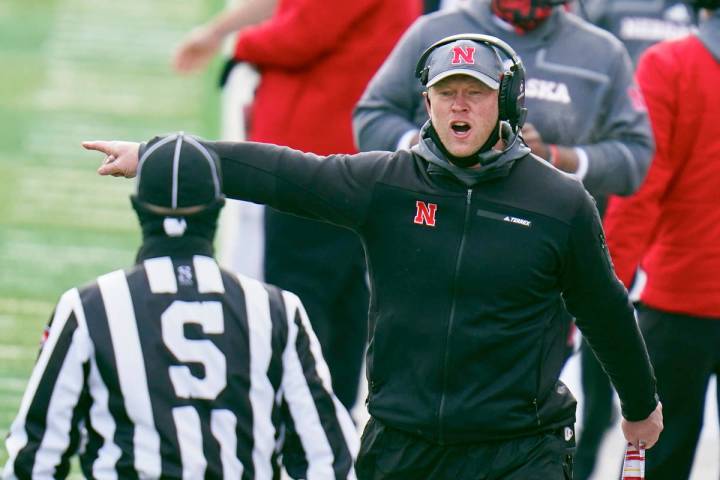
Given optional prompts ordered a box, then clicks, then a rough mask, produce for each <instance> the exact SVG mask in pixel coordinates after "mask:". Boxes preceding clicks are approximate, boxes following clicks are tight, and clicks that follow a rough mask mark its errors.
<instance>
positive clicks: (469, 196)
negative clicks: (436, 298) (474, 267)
mask: <svg viewBox="0 0 720 480" xmlns="http://www.w3.org/2000/svg"><path fill="white" fill-rule="evenodd" d="M471 200H472V189H468V191H467V197H466V200H465V223H464V225H463V235H462V238H461V239H460V248H459V252H458V256H457V261H456V262H455V274H454V275H453V299H452V305H451V307H450V319H449V320H448V326H447V335H446V336H445V358H444V359H443V388H442V392H441V394H440V408H439V409H438V440H439V442H440V444H443V443H444V442H445V438H444V437H445V435H444V432H443V416H444V410H445V390H446V389H447V380H448V361H449V357H450V332H451V331H452V327H453V321H454V320H455V306H456V304H457V281H458V272H459V271H460V265H461V263H462V257H463V253H464V251H465V238H466V237H467V229H468V219H469V218H470V203H471Z"/></svg>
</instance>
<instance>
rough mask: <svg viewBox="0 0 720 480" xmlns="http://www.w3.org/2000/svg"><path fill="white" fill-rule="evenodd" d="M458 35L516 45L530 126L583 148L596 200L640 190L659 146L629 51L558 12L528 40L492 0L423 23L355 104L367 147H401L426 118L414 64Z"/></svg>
mask: <svg viewBox="0 0 720 480" xmlns="http://www.w3.org/2000/svg"><path fill="white" fill-rule="evenodd" d="M458 33H484V34H490V35H494V36H496V37H499V38H501V39H502V40H505V41H506V42H508V43H509V44H510V45H511V46H512V47H513V48H514V49H515V51H516V52H517V53H518V54H519V55H520V57H521V58H522V60H523V62H524V64H525V69H526V72H527V83H526V98H527V101H526V104H527V107H528V122H530V123H532V124H533V125H534V126H535V128H537V130H538V131H539V132H540V134H541V135H542V137H543V139H544V141H545V142H546V143H554V144H558V145H565V146H577V147H581V150H582V152H584V154H586V155H587V160H588V162H587V164H588V170H587V172H586V175H585V176H584V178H583V183H584V185H585V187H586V188H587V189H588V190H589V191H590V192H591V193H592V194H593V195H594V196H596V197H598V196H602V195H605V194H610V193H615V194H620V195H628V194H630V193H632V192H634V191H635V190H636V189H637V188H638V187H639V185H640V183H641V182H642V180H643V178H644V177H645V174H646V172H647V169H648V167H649V164H650V160H651V158H652V154H653V148H654V145H653V141H652V133H651V130H650V125H649V121H648V117H647V113H646V112H645V110H644V109H643V108H642V106H641V105H642V102H641V101H639V95H638V94H637V91H636V90H635V84H634V81H633V69H632V64H631V61H630V58H629V56H628V54H627V51H626V50H625V48H624V47H623V45H622V43H620V41H619V40H617V39H616V38H615V37H613V36H612V35H610V34H609V33H607V32H605V31H603V30H601V29H599V28H597V27H595V26H593V25H591V24H590V23H588V22H585V21H583V20H581V19H580V18H578V17H576V16H575V15H573V14H569V13H566V12H565V11H563V10H562V9H561V8H556V9H555V12H554V13H553V15H552V17H551V18H549V19H548V20H547V21H546V22H545V23H544V24H543V25H541V26H540V27H539V28H537V29H536V30H534V31H532V32H529V33H527V34H525V35H517V34H516V33H514V32H513V31H508V30H506V29H505V28H504V26H502V25H501V24H500V23H499V22H498V19H497V18H496V17H495V16H494V15H492V12H491V11H490V6H489V1H488V0H469V1H468V2H467V3H466V4H465V5H464V6H462V7H460V8H459V9H457V10H452V11H442V12H436V13H433V14H430V15H424V16H422V17H420V18H419V19H418V20H417V21H416V22H415V23H414V24H413V25H412V26H411V27H410V28H409V29H408V31H407V32H405V34H404V36H403V38H402V39H401V40H400V42H399V43H398V44H397V45H396V47H395V49H394V50H393V52H392V53H391V54H390V56H389V57H388V59H387V60H386V61H385V63H384V64H383V66H382V67H381V68H380V70H379V71H378V72H377V74H376V75H375V77H374V78H373V80H372V81H371V82H370V84H369V85H368V88H367V90H366V91H365V93H364V95H363V97H362V98H361V99H360V102H359V103H358V105H357V106H356V109H355V112H354V116H353V127H354V132H355V138H356V142H357V144H358V146H359V148H360V149H361V150H364V151H369V150H395V149H396V148H397V147H398V142H399V141H400V139H401V137H403V135H404V134H406V133H407V132H409V131H413V130H417V129H418V128H420V126H421V125H422V124H423V123H424V122H425V121H426V120H427V114H426V112H425V105H424V102H423V101H422V96H421V93H422V85H421V84H420V82H419V81H418V79H417V78H415V75H414V73H415V64H416V62H417V60H418V58H419V57H420V55H421V54H422V52H423V51H424V50H425V49H426V48H427V47H429V46H430V45H431V44H433V43H434V42H436V41H438V40H440V39H442V38H444V37H446V36H448V35H452V34H458Z"/></svg>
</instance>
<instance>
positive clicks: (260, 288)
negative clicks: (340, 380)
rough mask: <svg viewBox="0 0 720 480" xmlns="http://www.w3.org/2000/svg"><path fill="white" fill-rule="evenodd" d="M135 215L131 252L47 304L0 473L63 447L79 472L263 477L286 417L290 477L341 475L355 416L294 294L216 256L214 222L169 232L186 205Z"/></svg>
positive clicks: (58, 462) (354, 444)
mask: <svg viewBox="0 0 720 480" xmlns="http://www.w3.org/2000/svg"><path fill="white" fill-rule="evenodd" d="M177 138H179V139H180V140H178V141H177V142H176V143H175V144H173V145H172V146H173V148H175V150H177V144H181V142H184V141H186V138H183V137H182V135H178V136H177ZM150 148H152V147H150ZM177 155H178V154H174V156H177ZM180 165H181V168H182V163H180ZM195 173H197V172H195ZM173 185H175V184H174V183H173ZM175 189H177V185H175V188H174V190H175ZM141 193H142V192H141V189H139V192H138V195H137V196H136V197H137V198H135V199H134V204H135V206H136V210H138V205H139V202H140V201H142V200H143V198H144V197H143V195H142V194H141ZM221 203H222V202H220V206H221ZM144 210H146V209H144ZM218 211H219V208H217V209H216V211H214V212H213V218H214V219H215V220H216V217H217V212H218ZM151 213H152V212H151ZM138 214H139V216H140V218H141V224H142V226H143V236H144V241H143V246H142V247H141V249H140V252H139V254H138V262H137V264H136V265H135V266H134V267H133V268H131V269H129V270H117V271H114V272H111V273H108V274H105V275H102V276H100V277H99V278H97V279H96V281H94V282H93V283H91V284H89V285H87V286H85V287H83V288H80V289H77V288H73V289H71V290H69V291H67V292H66V293H65V294H64V295H63V296H62V297H61V299H60V301H59V302H58V304H57V306H56V309H55V312H54V314H53V316H52V319H51V322H50V325H49V326H48V329H47V331H46V335H45V336H46V340H45V341H44V344H43V347H42V349H41V351H40V355H39V356H38V360H37V363H36V366H35V368H34V370H33V373H32V376H31V378H30V381H29V383H28V386H27V390H26V392H25V395H24V397H23V400H22V403H21V406H20V411H19V413H18V415H17V418H16V419H15V421H14V422H13V424H12V426H11V428H10V433H9V435H8V438H7V441H6V445H7V449H8V453H9V460H8V462H7V464H6V465H5V468H4V471H3V478H5V479H14V478H20V479H22V478H43V479H44V478H64V477H65V476H67V474H68V471H69V460H70V458H71V456H72V455H73V454H75V453H78V455H79V458H80V465H81V468H82V470H83V473H84V474H85V476H86V477H88V478H97V479H106V478H107V479H132V478H143V479H144V478H163V479H165V478H167V479H203V478H213V479H214V478H232V479H271V478H277V477H278V474H279V473H278V472H279V468H278V465H279V460H280V458H281V457H282V452H283V450H282V447H283V440H284V437H285V429H286V427H289V428H290V430H291V431H294V432H296V433H297V436H298V438H299V440H300V441H299V442H294V443H293V445H295V444H297V446H299V447H297V448H299V450H300V452H298V451H294V452H292V453H293V455H292V458H293V459H297V458H298V453H300V454H301V456H300V457H299V458H300V460H301V461H300V462H299V463H298V464H294V465H293V470H292V472H293V474H297V475H299V476H302V477H303V478H308V479H330V478H354V471H353V459H354V456H355V454H356V452H357V448H358V439H357V435H356V431H355V427H354V425H353V423H352V421H351V419H350V417H349V415H348V413H347V411H346V410H345V409H344V408H343V407H342V405H341V404H340V403H339V401H338V400H337V399H336V398H335V396H334V394H333V393H332V390H331V386H330V385H331V382H330V375H329V372H328V368H327V366H326V364H325V361H324V360H323V357H322V353H321V351H320V347H319V344H318V342H317V339H316V337H315V335H314V333H313V331H312V328H311V327H310V323H309V321H308V318H307V315H306V313H305V311H304V309H303V306H302V304H301V303H300V301H299V299H298V298H297V297H296V296H295V295H294V294H292V293H289V292H285V291H282V290H280V289H278V288H276V287H273V286H269V285H266V284H263V283H261V282H258V281H256V280H252V279H250V278H247V277H244V276H242V275H235V274H232V273H230V272H228V271H225V270H223V269H221V268H220V267H219V266H218V264H217V263H216V262H215V260H214V259H213V258H212V243H211V240H212V236H213V234H214V220H213V222H210V223H212V225H213V226H212V228H211V232H205V234H204V235H202V233H203V232H201V231H200V230H198V231H197V232H196V233H197V235H175V233H177V232H178V231H179V230H183V229H185V230H189V231H191V232H192V231H193V229H194V228H195V229H199V228H200V227H197V225H196V224H197V223H198V221H197V217H193V216H192V215H188V216H185V217H166V216H162V215H159V216H158V215H154V214H148V212H147V211H144V214H145V215H146V217H145V218H143V213H142V212H140V211H138ZM155 217H157V218H155ZM168 218H170V222H169V223H168V221H167V219H168ZM160 220H161V221H160ZM206 220H207V219H206ZM158 222H159V223H158ZM200 223H202V222H200ZM149 224H152V225H154V226H152V225H151V226H148V225H149ZM161 224H162V226H161V227H160V225H161ZM183 224H184V226H183ZM158 229H161V230H162V231H163V232H165V235H160V234H158V231H157V230H158ZM168 232H170V233H168ZM198 232H199V233H198ZM208 233H209V235H208Z"/></svg>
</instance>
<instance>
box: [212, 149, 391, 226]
mask: <svg viewBox="0 0 720 480" xmlns="http://www.w3.org/2000/svg"><path fill="white" fill-rule="evenodd" d="M205 145H206V146H207V147H209V148H210V149H212V150H214V151H215V152H216V153H217V154H218V155H219V157H220V161H221V167H222V171H223V191H224V193H225V194H226V195H227V196H228V197H230V198H236V199H240V200H246V201H250V202H255V203H260V204H266V205H268V206H270V207H273V208H276V209H278V210H282V211H284V212H288V213H292V214H295V215H300V216H304V217H309V218H315V219H320V220H325V221H328V222H331V223H334V224H336V225H340V226H345V227H348V228H351V229H358V228H359V226H360V225H361V224H362V223H363V222H364V219H365V216H366V212H367V209H368V205H369V203H370V199H371V195H372V189H373V186H374V184H375V182H376V181H377V179H378V178H379V177H380V176H381V175H382V172H383V170H384V168H385V166H386V165H387V163H388V161H390V156H391V153H388V152H368V153H360V154H356V155H331V156H328V157H320V156H317V155H314V154H310V153H303V152H300V151H297V150H293V149H290V148H287V147H278V146H276V145H270V144H263V143H254V142H238V143H233V142H206V143H205Z"/></svg>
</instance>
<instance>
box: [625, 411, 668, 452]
mask: <svg viewBox="0 0 720 480" xmlns="http://www.w3.org/2000/svg"><path fill="white" fill-rule="evenodd" d="M662 429H663V414H662V403H660V402H658V404H657V407H655V410H653V412H652V413H651V414H650V415H648V417H647V418H646V419H645V420H640V421H638V422H630V421H627V420H625V419H624V418H623V420H622V431H623V434H625V440H627V441H628V442H629V443H632V445H633V446H634V447H635V448H637V449H640V448H645V449H648V450H649V449H651V448H652V447H653V445H655V443H657V441H658V438H659V437H660V432H662Z"/></svg>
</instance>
